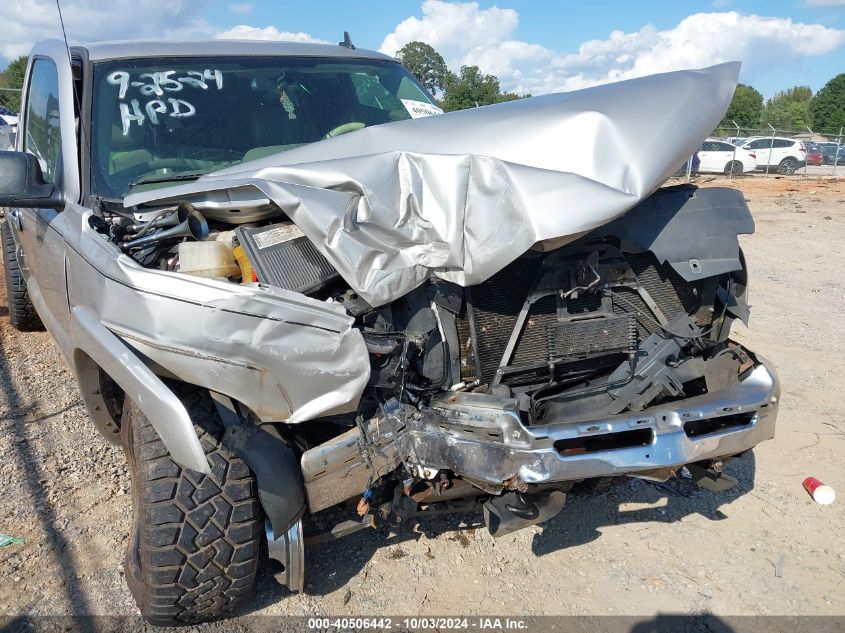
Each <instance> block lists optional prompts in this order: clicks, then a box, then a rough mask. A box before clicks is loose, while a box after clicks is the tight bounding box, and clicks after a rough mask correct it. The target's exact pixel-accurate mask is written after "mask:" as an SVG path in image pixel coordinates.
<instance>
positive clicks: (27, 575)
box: [0, 178, 845, 616]
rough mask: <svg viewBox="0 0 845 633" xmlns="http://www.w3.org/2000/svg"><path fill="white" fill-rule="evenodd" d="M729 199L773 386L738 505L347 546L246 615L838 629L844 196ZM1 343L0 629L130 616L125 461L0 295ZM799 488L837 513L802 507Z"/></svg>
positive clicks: (833, 190) (682, 502) (662, 508)
mask: <svg viewBox="0 0 845 633" xmlns="http://www.w3.org/2000/svg"><path fill="white" fill-rule="evenodd" d="M699 184H701V185H702V186H713V185H719V184H727V183H726V181H725V180H724V179H710V180H708V179H702V181H700V182H699ZM734 185H735V186H738V187H739V188H741V189H742V190H743V191H744V192H745V195H746V198H747V199H748V201H749V205H750V207H751V209H752V211H753V213H754V216H755V219H756V223H757V233H756V234H755V235H753V236H745V237H743V238H742V244H743V247H744V248H745V252H746V255H747V258H748V261H749V268H750V274H751V286H750V302H751V304H752V305H753V309H752V318H751V328H750V329H746V328H744V327H742V326H740V327H739V328H738V329H737V330H736V338H737V339H738V340H739V341H741V342H742V343H744V344H747V345H748V346H749V347H751V348H752V349H754V350H756V351H758V352H760V353H762V354H763V355H764V356H766V357H768V358H769V359H770V360H771V361H773V363H774V364H775V366H776V367H777V368H778V370H779V372H780V377H781V380H782V382H783V394H782V404H781V408H780V418H779V421H778V431H777V437H776V438H775V439H774V440H773V441H770V442H766V443H764V444H763V445H761V446H759V447H758V448H757V449H756V450H755V452H754V454H753V455H749V456H746V457H744V458H742V459H740V460H737V461H735V462H733V463H732V464H731V466H730V467H729V472H731V473H732V474H733V475H734V476H736V477H738V478H739V479H740V484H739V485H738V486H737V487H735V488H734V489H733V490H730V491H728V492H726V493H722V494H713V493H708V492H703V491H700V490H698V489H697V488H695V487H694V486H693V485H692V484H690V483H689V482H688V481H686V480H684V479H680V478H678V479H674V480H671V481H669V482H668V483H665V484H654V483H648V482H644V481H640V480H628V481H627V483H624V484H622V485H620V486H617V487H616V488H614V489H612V490H611V491H609V492H606V493H603V494H600V495H595V496H571V497H570V499H569V500H568V504H567V507H566V508H565V509H564V511H563V512H562V513H561V514H560V515H559V516H557V517H556V518H555V519H554V520H552V521H550V522H549V523H548V524H546V525H544V526H540V527H535V528H530V529H526V530H523V531H521V532H518V533H516V534H513V535H510V536H506V537H504V538H501V539H499V540H495V541H494V540H493V539H492V538H491V537H490V536H489V535H487V533H486V531H485V530H484V529H479V526H478V525H477V524H476V523H474V521H475V520H476V519H477V518H475V517H468V516H452V517H446V518H439V519H436V520H433V521H431V522H429V523H427V524H426V525H425V526H424V527H422V528H414V529H407V530H406V531H405V532H403V533H401V534H398V535H394V536H392V537H390V535H388V534H387V533H386V532H382V531H368V532H366V533H359V534H357V535H354V536H351V537H349V538H347V539H345V540H342V541H339V542H336V543H332V544H327V545H319V546H314V547H312V548H311V549H310V550H308V551H307V553H306V567H307V569H306V582H307V589H306V591H305V592H304V593H301V594H297V595H291V594H289V593H288V592H287V591H286V590H283V589H281V588H279V587H278V586H277V585H276V584H275V582H274V580H273V578H272V576H271V575H270V574H269V572H267V571H266V570H265V571H262V573H261V576H260V581H259V584H258V587H257V591H256V595H255V599H254V600H253V601H252V602H251V603H250V604H249V605H247V607H246V608H245V609H244V610H243V612H242V614H243V615H245V614H249V613H259V614H294V615H313V614H342V615H352V614H360V615H368V616H371V615H378V614H393V615H400V614H439V615H447V614H464V615H472V614H480V615H486V614H490V613H496V614H500V615H508V614H514V615H517V614H520V615H540V614H585V615H600V614H636V615H643V616H648V615H654V614H657V613H691V612H692V613H715V614H719V615H731V614H817V615H829V614H837V615H842V614H845V512H843V507H845V505H844V504H845V460H843V455H845V416H843V409H842V408H841V407H842V397H843V379H845V325H844V324H845V321H843V314H845V286H844V285H843V283H844V282H843V274H844V273H845V181H842V180H839V181H834V180H824V181H821V180H812V179H775V178H754V179H751V178H740V179H737V180H735V181H734ZM0 292H2V291H0ZM0 334H2V337H0V454H2V456H3V459H2V460H0V490H2V494H0V532H2V533H5V534H10V535H13V536H18V537H23V538H24V539H25V540H26V543H25V544H23V545H10V546H8V547H5V548H2V549H0V615H21V614H32V615H43V614H109V615H114V614H134V613H136V611H135V605H134V603H133V601H132V599H131V597H130V595H129V592H128V590H127V589H126V585H125V583H124V579H123V576H122V568H121V559H122V556H123V550H124V547H125V545H126V534H127V531H128V529H129V499H130V497H129V494H128V492H129V479H128V475H127V471H126V465H125V463H124V460H123V455H122V453H121V451H120V449H119V448H117V447H115V446H112V445H110V444H108V443H107V442H106V441H105V440H104V439H103V438H102V437H100V436H99V435H98V434H97V432H96V430H95V429H94V427H93V425H92V424H91V423H90V421H89V420H88V418H87V416H86V414H85V411H84V409H83V406H82V404H81V402H80V399H79V395H78V393H77V390H76V387H75V383H74V380H73V377H72V376H71V374H70V373H69V371H68V370H67V368H66V366H65V364H64V362H63V360H62V358H61V357H60V355H59V352H58V351H57V348H56V347H55V345H54V344H53V342H52V340H51V338H50V335H49V334H46V333H32V334H21V333H17V332H14V331H13V330H12V329H11V328H10V326H9V322H8V317H7V310H6V307H5V296H3V295H0ZM808 475H814V476H816V477H818V478H820V479H822V480H824V481H825V482H827V483H829V484H831V485H832V486H833V487H834V488H835V489H837V491H838V492H839V493H840V499H838V500H837V502H836V503H834V505H832V506H826V507H823V506H819V505H816V504H815V503H814V502H813V501H812V500H811V499H810V498H809V497H808V496H807V494H806V493H805V492H804V490H803V489H802V487H801V481H802V480H803V479H804V477H806V476H808Z"/></svg>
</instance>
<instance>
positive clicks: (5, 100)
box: [0, 88, 21, 114]
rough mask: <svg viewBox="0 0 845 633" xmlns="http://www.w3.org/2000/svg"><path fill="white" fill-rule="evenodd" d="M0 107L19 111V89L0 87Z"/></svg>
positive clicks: (10, 110) (15, 111)
mask: <svg viewBox="0 0 845 633" xmlns="http://www.w3.org/2000/svg"><path fill="white" fill-rule="evenodd" d="M0 108H4V109H5V110H8V111H9V112H14V113H15V114H17V113H18V112H20V111H21V89H20V88H0Z"/></svg>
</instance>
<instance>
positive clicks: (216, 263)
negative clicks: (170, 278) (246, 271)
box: [179, 240, 241, 277]
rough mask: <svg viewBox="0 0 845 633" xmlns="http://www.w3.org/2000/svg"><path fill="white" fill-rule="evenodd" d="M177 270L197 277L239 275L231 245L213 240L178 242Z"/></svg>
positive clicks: (238, 267)
mask: <svg viewBox="0 0 845 633" xmlns="http://www.w3.org/2000/svg"><path fill="white" fill-rule="evenodd" d="M179 272H180V273H185V274H186V275H196V276H197V277H240V276H241V268H240V266H238V265H237V263H235V256H234V254H233V253H232V247H231V246H229V245H228V244H226V243H225V242H218V241H215V240H209V241H206V242H182V243H181V244H179Z"/></svg>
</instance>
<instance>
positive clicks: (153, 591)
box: [121, 389, 262, 625]
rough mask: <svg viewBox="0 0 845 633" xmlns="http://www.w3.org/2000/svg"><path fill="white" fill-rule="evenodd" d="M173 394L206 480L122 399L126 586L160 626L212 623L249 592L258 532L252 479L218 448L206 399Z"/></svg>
mask: <svg viewBox="0 0 845 633" xmlns="http://www.w3.org/2000/svg"><path fill="white" fill-rule="evenodd" d="M179 395H180V398H181V399H182V401H183V403H184V404H185V407H186V408H187V410H188V413H189V414H190V416H191V419H192V420H193V421H194V426H195V428H196V431H197V435H198V436H199V439H200V442H201V444H202V447H203V450H204V451H205V454H206V457H207V458H208V460H209V463H210V465H211V475H203V474H201V473H198V472H194V471H192V470H186V469H183V468H181V467H180V466H179V465H178V464H177V463H176V462H174V461H173V459H172V458H171V457H170V454H169V452H168V450H167V448H166V447H165V446H164V443H163V442H162V441H161V438H160V437H159V436H158V433H157V432H156V430H155V429H154V428H153V427H152V425H151V424H150V422H149V420H148V419H147V418H146V416H144V414H143V413H142V412H141V410H140V409H139V408H138V406H137V405H136V404H135V403H134V402H132V401H131V400H130V399H128V398H127V399H126V402H125V404H124V410H123V418H122V425H121V432H122V434H123V441H124V448H125V451H126V454H127V459H128V461H129V467H130V473H131V475H132V532H131V533H130V536H129V544H128V546H127V550H126V557H125V560H124V568H125V570H126V581H127V584H128V585H129V589H130V591H131V592H132V595H133V596H134V598H135V601H136V602H137V604H138V608H139V609H140V610H141V613H142V614H143V615H144V617H145V618H146V619H147V620H149V621H150V622H151V623H153V624H159V625H172V624H185V623H192V622H201V621H205V620H212V619H215V618H217V617H220V616H221V615H224V614H225V613H226V612H227V611H229V610H231V609H232V608H233V607H234V606H236V605H237V604H238V603H240V602H242V601H243V600H244V599H245V598H247V597H248V596H249V595H251V593H252V590H253V586H254V585H255V577H256V572H257V569H258V557H259V543H260V529H261V526H262V523H261V511H260V506H259V504H258V492H257V487H256V482H255V477H254V476H253V474H252V473H251V472H250V470H249V468H248V466H247V465H246V464H245V463H244V462H243V461H242V460H241V459H239V458H238V457H237V456H235V455H234V454H233V453H231V452H230V451H228V450H227V449H226V448H225V447H224V446H223V445H222V444H221V442H220V438H221V437H222V435H223V428H222V425H221V424H220V421H219V417H218V415H217V412H216V410H215V408H214V405H213V403H212V401H211V398H210V397H209V396H208V393H206V392H203V391H201V390H193V389H191V390H185V389H183V392H182V393H179Z"/></svg>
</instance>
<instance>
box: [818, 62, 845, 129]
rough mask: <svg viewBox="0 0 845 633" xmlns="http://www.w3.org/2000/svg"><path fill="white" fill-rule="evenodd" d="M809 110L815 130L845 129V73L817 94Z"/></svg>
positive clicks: (832, 80) (829, 82)
mask: <svg viewBox="0 0 845 633" xmlns="http://www.w3.org/2000/svg"><path fill="white" fill-rule="evenodd" d="M809 110H810V119H811V120H812V122H813V129H814V130H815V129H819V130H838V129H839V128H841V127H845V73H842V74H840V75H836V77H834V78H833V79H831V80H830V81H828V82H827V83H826V84H825V85H824V87H823V88H822V89H821V90H819V91H818V92H817V93H816V96H815V97H813V99H812V100H811V101H810V108H809Z"/></svg>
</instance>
